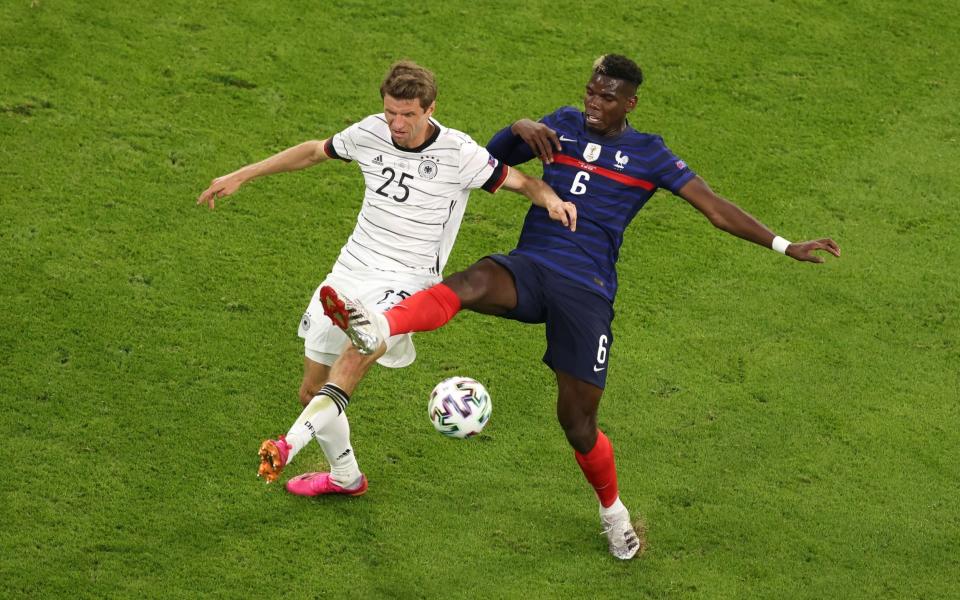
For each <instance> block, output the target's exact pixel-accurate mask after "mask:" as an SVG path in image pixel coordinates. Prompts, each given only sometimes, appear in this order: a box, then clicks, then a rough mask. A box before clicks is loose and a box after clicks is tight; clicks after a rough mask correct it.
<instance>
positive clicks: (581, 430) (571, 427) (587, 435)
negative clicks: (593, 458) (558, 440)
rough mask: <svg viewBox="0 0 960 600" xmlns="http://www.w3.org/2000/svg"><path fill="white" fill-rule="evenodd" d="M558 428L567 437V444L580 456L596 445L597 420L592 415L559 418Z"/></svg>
mask: <svg viewBox="0 0 960 600" xmlns="http://www.w3.org/2000/svg"><path fill="white" fill-rule="evenodd" d="M560 426H561V427H562V428H563V433H564V435H565V436H566V437H567V442H569V444H570V445H571V446H572V447H573V449H574V450H576V451H577V452H579V453H580V454H586V453H588V452H590V450H592V449H593V446H594V444H596V443H597V420H596V416H595V415H593V416H591V415H584V414H581V415H577V416H576V417H570V418H565V419H564V418H561V419H560Z"/></svg>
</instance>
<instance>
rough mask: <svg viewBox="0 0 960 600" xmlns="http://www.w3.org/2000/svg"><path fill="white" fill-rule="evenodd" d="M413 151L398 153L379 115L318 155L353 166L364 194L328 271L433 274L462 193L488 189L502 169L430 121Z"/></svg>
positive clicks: (452, 232)
mask: <svg viewBox="0 0 960 600" xmlns="http://www.w3.org/2000/svg"><path fill="white" fill-rule="evenodd" d="M430 122H431V123H432V124H433V125H434V127H435V128H436V129H435V130H434V134H433V135H432V136H431V137H430V138H429V139H427V141H426V142H424V144H423V145H422V146H421V147H419V148H414V149H407V148H400V147H399V146H396V145H395V144H394V143H393V140H392V138H391V137H390V128H389V126H388V125H387V121H386V119H385V118H384V116H383V115H382V114H375V115H370V116H369V117H367V118H365V119H363V120H362V121H360V122H359V123H355V124H353V125H351V126H350V127H348V128H347V129H345V130H343V131H341V132H340V133H337V134H335V135H334V136H333V137H331V138H330V140H329V141H328V142H327V144H326V146H325V148H324V151H325V152H326V153H327V154H328V155H329V156H330V157H331V158H339V159H341V160H345V161H351V160H353V161H356V162H357V164H358V165H359V166H360V171H361V172H362V173H363V179H364V181H365V183H366V192H365V193H364V195H363V206H362V208H361V209H360V214H359V215H358V216H357V225H356V227H355V228H354V230H353V233H352V234H350V238H349V239H348V240H347V243H346V244H344V246H343V248H342V249H341V250H340V256H339V258H337V263H336V264H335V265H334V267H333V272H334V273H336V272H338V271H340V270H346V271H351V272H357V271H386V272H391V273H404V274H412V275H420V276H432V277H437V276H439V275H440V274H441V273H442V272H443V267H444V265H445V264H446V262H447V257H448V256H449V255H450V250H451V249H453V243H454V241H455V240H456V237H457V232H458V230H459V229H460V222H461V221H462V219H463V212H464V209H465V208H466V204H467V198H468V197H469V195H470V190H472V189H476V188H481V187H482V188H483V189H485V190H487V191H488V192H491V193H493V192H495V191H496V190H497V188H499V187H500V185H501V184H502V183H503V180H504V179H505V178H506V173H507V167H506V166H505V165H503V164H500V163H499V161H497V159H495V158H493V157H492V156H490V153H489V152H487V149H486V148H484V147H483V146H480V145H478V144H477V143H476V142H474V141H473V140H472V139H471V138H470V136H468V135H467V134H465V133H462V132H460V131H457V130H455V129H449V128H447V127H444V126H442V125H440V124H439V123H437V122H436V121H434V120H432V119H431V121H430Z"/></svg>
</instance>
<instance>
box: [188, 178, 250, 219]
mask: <svg viewBox="0 0 960 600" xmlns="http://www.w3.org/2000/svg"><path fill="white" fill-rule="evenodd" d="M241 185H243V179H242V178H241V177H239V176H238V175H237V174H236V173H231V174H229V175H224V176H223V177H217V178H216V179H214V180H213V181H211V182H210V187H208V188H207V189H205V190H203V192H202V193H201V194H200V195H199V196H198V197H197V204H206V205H207V207H208V208H210V209H211V210H213V206H214V203H215V201H216V199H217V198H223V197H224V196H229V195H230V194H232V193H234V192H235V191H237V190H238V189H239V188H240V186H241Z"/></svg>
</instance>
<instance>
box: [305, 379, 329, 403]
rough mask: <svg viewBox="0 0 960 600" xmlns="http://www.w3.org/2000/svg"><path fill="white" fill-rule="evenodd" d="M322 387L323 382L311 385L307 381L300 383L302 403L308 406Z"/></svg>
mask: <svg viewBox="0 0 960 600" xmlns="http://www.w3.org/2000/svg"><path fill="white" fill-rule="evenodd" d="M321 387H323V384H320V385H310V382H307V381H304V382H303V383H302V384H300V405H301V406H306V405H308V404H310V401H311V400H313V397H314V396H316V395H317V392H319V391H320V388H321Z"/></svg>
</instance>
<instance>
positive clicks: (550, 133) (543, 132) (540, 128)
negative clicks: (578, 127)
mask: <svg viewBox="0 0 960 600" xmlns="http://www.w3.org/2000/svg"><path fill="white" fill-rule="evenodd" d="M510 130H511V131H513V133H514V134H515V135H518V136H520V138H521V139H522V140H523V141H525V142H526V143H527V145H528V146H530V149H531V150H533V153H534V154H536V155H537V158H539V159H540V160H542V161H543V162H544V163H546V164H550V163H552V162H553V149H554V148H556V149H557V152H559V151H560V150H561V148H560V140H559V139H558V138H557V132H556V131H554V130H553V129H550V128H549V127H547V126H546V125H544V124H543V123H538V122H536V121H531V120H530V119H520V120H519V121H517V122H516V123H514V124H513V125H512V126H511V127H510Z"/></svg>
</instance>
